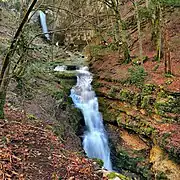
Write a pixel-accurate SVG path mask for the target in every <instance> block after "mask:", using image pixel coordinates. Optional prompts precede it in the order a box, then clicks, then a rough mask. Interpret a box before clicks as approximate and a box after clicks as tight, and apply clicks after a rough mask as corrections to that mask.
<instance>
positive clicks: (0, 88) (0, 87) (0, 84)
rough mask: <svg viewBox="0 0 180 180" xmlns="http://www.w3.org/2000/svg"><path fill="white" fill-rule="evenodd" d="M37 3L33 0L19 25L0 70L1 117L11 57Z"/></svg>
mask: <svg viewBox="0 0 180 180" xmlns="http://www.w3.org/2000/svg"><path fill="white" fill-rule="evenodd" d="M36 3H37V0H33V1H32V3H31V5H30V6H29V9H28V10H27V12H26V14H25V16H24V18H23V20H22V22H21V24H20V25H19V28H18V29H17V31H16V33H15V35H14V38H13V40H12V42H11V45H10V48H9V51H8V53H7V54H6V56H5V58H4V61H3V65H2V69H1V72H0V118H4V110H3V107H4V104H5V98H6V90H7V87H8V84H9V77H8V76H9V69H10V59H11V57H12V56H13V55H14V53H15V51H16V45H17V41H18V39H19V37H20V35H21V32H22V29H23V27H24V25H25V23H26V22H27V20H28V16H29V14H30V12H31V11H32V9H33V7H34V6H35V4H36Z"/></svg>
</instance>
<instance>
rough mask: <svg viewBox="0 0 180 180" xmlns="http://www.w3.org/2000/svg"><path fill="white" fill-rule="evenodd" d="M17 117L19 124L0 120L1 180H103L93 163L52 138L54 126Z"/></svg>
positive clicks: (62, 142) (53, 136) (16, 121)
mask: <svg viewBox="0 0 180 180" xmlns="http://www.w3.org/2000/svg"><path fill="white" fill-rule="evenodd" d="M7 113H10V112H9V110H7ZM17 114H18V112H17V113H16V116H13V119H16V120H10V119H6V120H2V119H1V120H0V179H36V180H40V179H44V180H47V179H101V177H102V174H99V175H98V174H97V173H95V164H94V163H93V162H92V161H91V160H88V159H87V158H85V157H83V156H82V155H80V153H79V152H72V151H69V150H67V149H66V143H65V142H64V141H62V140H60V139H58V137H57V136H55V134H53V132H52V131H51V129H52V128H53V126H54V124H48V123H44V122H42V121H39V122H32V121H29V120H24V121H23V120H22V119H21V120H20V119H19V117H18V116H17ZM9 118H10V117H9Z"/></svg>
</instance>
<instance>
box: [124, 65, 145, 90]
mask: <svg viewBox="0 0 180 180" xmlns="http://www.w3.org/2000/svg"><path fill="white" fill-rule="evenodd" d="M128 72H129V78H128V80H127V81H128V83H129V84H134V85H136V86H137V87H139V88H141V87H142V86H143V84H144V80H145V78H146V76H147V72H146V71H145V70H144V68H143V67H142V66H134V67H132V68H129V69H128Z"/></svg>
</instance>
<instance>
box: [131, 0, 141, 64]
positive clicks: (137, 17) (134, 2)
mask: <svg viewBox="0 0 180 180" xmlns="http://www.w3.org/2000/svg"><path fill="white" fill-rule="evenodd" d="M131 2H132V3H133V6H134V8H135V14H136V20H137V29H138V40H139V59H140V61H141V64H143V49H142V36H141V20H140V17H139V8H138V2H136V1H135V0H131Z"/></svg>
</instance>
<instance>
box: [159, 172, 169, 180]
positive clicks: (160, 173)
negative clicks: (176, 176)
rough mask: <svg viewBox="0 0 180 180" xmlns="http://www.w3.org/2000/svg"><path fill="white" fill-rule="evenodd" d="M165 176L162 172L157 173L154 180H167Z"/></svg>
mask: <svg viewBox="0 0 180 180" xmlns="http://www.w3.org/2000/svg"><path fill="white" fill-rule="evenodd" d="M167 179H168V178H167V176H166V174H165V173H164V172H158V173H157V175H156V180H167Z"/></svg>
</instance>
